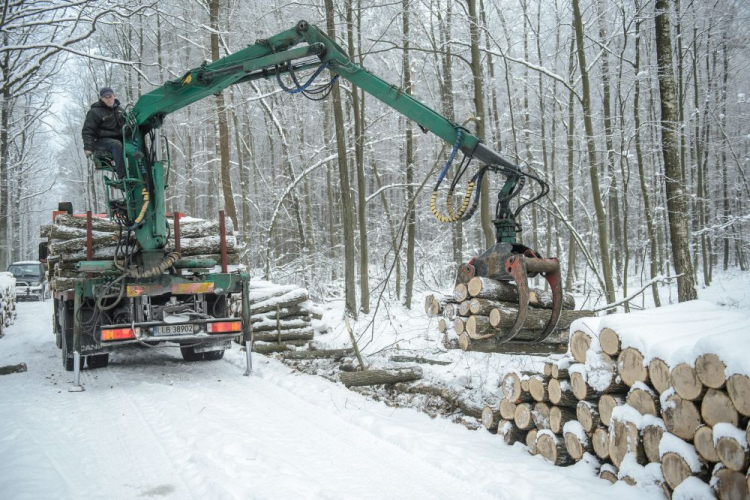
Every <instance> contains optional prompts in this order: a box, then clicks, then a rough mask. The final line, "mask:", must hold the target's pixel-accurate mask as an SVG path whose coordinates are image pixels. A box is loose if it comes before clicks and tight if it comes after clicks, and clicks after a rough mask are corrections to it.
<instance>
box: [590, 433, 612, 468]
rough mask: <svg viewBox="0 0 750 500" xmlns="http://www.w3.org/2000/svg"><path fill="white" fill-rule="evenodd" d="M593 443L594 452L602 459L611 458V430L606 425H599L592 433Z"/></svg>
mask: <svg viewBox="0 0 750 500" xmlns="http://www.w3.org/2000/svg"><path fill="white" fill-rule="evenodd" d="M591 445H592V446H593V448H594V453H595V454H596V456H597V457H599V458H601V459H602V460H607V459H609V432H608V431H607V429H605V428H604V427H597V428H596V430H594V432H593V434H591Z"/></svg>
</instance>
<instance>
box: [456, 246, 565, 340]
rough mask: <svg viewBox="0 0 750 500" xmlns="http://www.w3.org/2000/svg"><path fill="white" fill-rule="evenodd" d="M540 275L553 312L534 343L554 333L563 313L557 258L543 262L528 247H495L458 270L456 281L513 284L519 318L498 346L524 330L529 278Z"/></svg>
mask: <svg viewBox="0 0 750 500" xmlns="http://www.w3.org/2000/svg"><path fill="white" fill-rule="evenodd" d="M537 275H541V276H542V277H543V278H544V279H545V280H546V281H547V283H549V286H550V289H551V291H552V311H551V315H550V319H549V321H548V322H547V324H546V325H545V327H544V329H543V330H542V333H541V334H540V335H539V336H538V337H537V338H536V339H533V340H530V341H526V342H541V341H543V340H545V339H546V338H547V337H549V336H550V334H551V333H552V332H553V331H554V330H555V327H556V326H557V322H558V320H559V319H560V313H561V312H562V302H563V293H562V284H561V278H560V261H558V260H557V259H556V258H543V257H542V256H541V255H539V254H538V253H536V252H535V251H533V250H531V249H530V248H528V247H525V246H523V245H519V244H515V243H496V244H495V245H493V246H492V247H491V248H489V249H488V250H487V251H486V252H484V253H483V254H482V255H480V256H479V257H476V258H475V259H472V261H471V262H469V263H468V264H464V265H463V266H461V269H460V270H459V275H458V280H459V281H463V280H466V281H468V279H471V278H472V277H474V276H482V277H486V278H491V279H495V280H499V281H515V283H516V289H517V291H518V315H517V316H516V320H515V323H514V324H513V327H512V328H511V329H510V331H508V332H502V333H500V334H499V340H500V341H501V342H507V341H510V340H512V339H513V338H514V337H515V336H516V335H518V332H520V331H521V328H523V324H524V321H525V320H526V313H527V312H528V309H529V280H528V279H529V277H534V276H537Z"/></svg>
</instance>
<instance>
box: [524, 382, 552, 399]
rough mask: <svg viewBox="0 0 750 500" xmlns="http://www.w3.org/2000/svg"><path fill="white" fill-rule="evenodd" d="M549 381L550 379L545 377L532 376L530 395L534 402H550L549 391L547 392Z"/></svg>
mask: <svg viewBox="0 0 750 500" xmlns="http://www.w3.org/2000/svg"><path fill="white" fill-rule="evenodd" d="M549 380H550V379H549V377H545V376H543V375H532V376H531V377H529V394H531V397H532V398H534V401H537V402H540V403H547V402H549V391H548V390H547V385H548V383H549Z"/></svg>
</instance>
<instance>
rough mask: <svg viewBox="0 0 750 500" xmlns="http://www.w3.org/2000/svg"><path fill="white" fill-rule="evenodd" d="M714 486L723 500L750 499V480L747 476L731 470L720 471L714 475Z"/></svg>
mask: <svg viewBox="0 0 750 500" xmlns="http://www.w3.org/2000/svg"><path fill="white" fill-rule="evenodd" d="M714 479H715V481H713V485H714V490H715V491H716V494H717V496H718V497H719V498H720V499H721V500H747V499H748V498H750V492H748V483H750V478H746V477H745V474H742V473H741V472H737V471H733V470H730V469H720V470H718V471H716V472H715V473H714Z"/></svg>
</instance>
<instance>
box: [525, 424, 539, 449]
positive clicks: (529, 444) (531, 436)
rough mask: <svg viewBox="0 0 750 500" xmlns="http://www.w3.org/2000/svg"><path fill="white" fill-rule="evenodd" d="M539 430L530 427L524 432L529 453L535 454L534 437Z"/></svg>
mask: <svg viewBox="0 0 750 500" xmlns="http://www.w3.org/2000/svg"><path fill="white" fill-rule="evenodd" d="M538 433H539V431H537V430H536V429H531V430H529V432H527V433H526V448H528V449H529V453H530V454H531V455H536V454H537V450H536V437H537V434H538Z"/></svg>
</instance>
